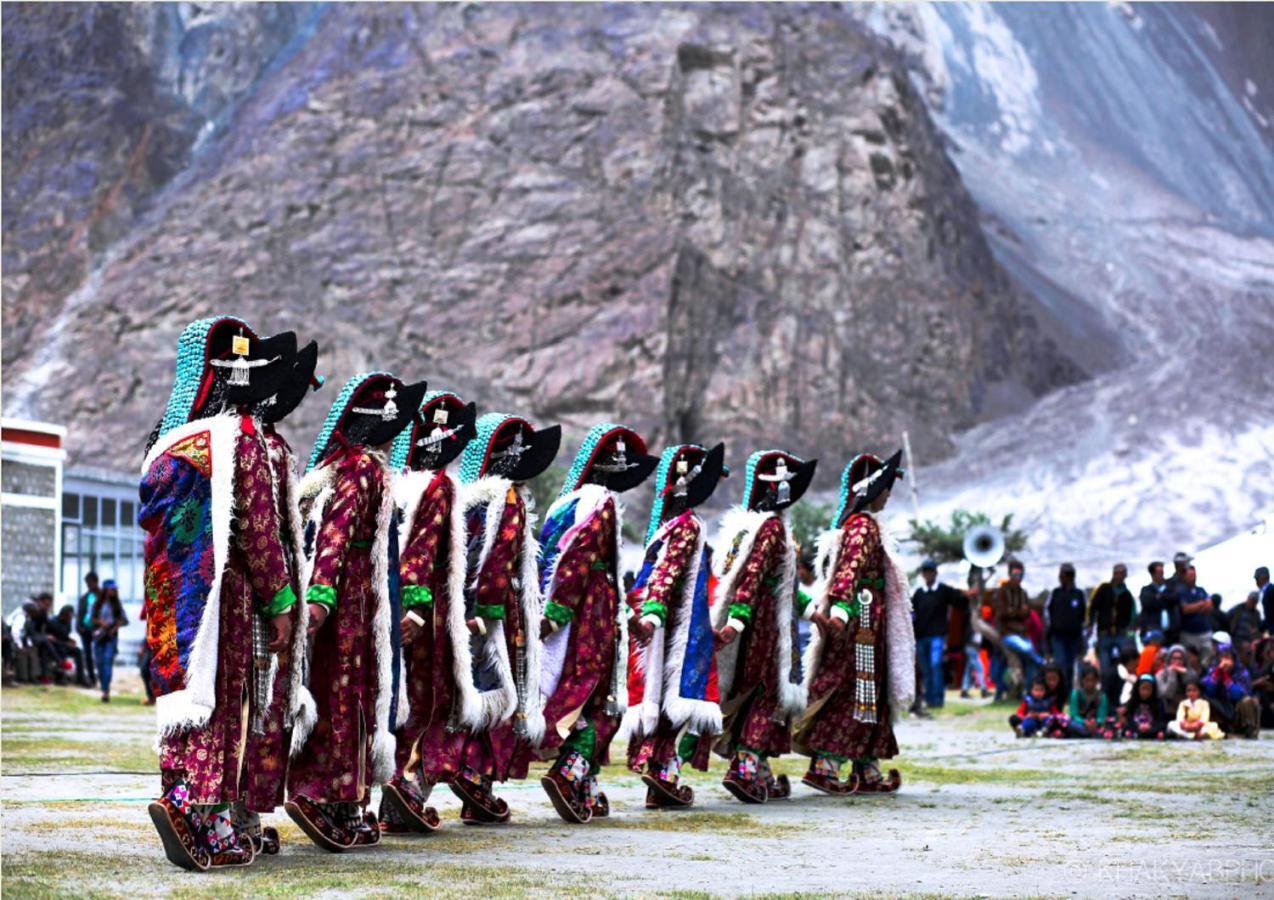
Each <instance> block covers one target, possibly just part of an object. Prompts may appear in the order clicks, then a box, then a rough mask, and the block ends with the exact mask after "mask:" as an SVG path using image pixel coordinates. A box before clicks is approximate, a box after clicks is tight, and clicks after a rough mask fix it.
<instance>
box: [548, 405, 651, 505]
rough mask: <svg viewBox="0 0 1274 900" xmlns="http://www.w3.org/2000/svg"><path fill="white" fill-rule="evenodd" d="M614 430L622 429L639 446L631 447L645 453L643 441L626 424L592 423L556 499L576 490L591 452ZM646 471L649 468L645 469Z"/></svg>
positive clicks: (590, 459) (591, 455)
mask: <svg viewBox="0 0 1274 900" xmlns="http://www.w3.org/2000/svg"><path fill="white" fill-rule="evenodd" d="M616 431H624V432H627V433H628V434H629V435H631V436H632V437H633V439H634V440H636V441H637V442H638V443H639V444H640V446H638V447H636V448H633V449H634V450H635V452H637V453H645V452H646V445H645V442H644V441H642V440H641V438H640V437H638V436H637V432H635V431H633V430H632V429H631V428H629V427H628V426H627V425H620V424H618V423H616V422H603V423H602V424H600V425H594V426H593V427H592V428H590V429H589V431H588V434H587V435H585V436H584V443H582V444H580V446H579V452H578V453H576V454H575V461H574V462H572V463H571V470H570V471H569V472H567V473H566V480H565V481H564V482H562V490H561V491H559V492H558V495H557V496H558V499H561V498H562V497H565V496H566V495H567V494H569V493H571V492H572V491H578V490H579V488H580V482H581V481H583V480H584V476H585V475H586V474H587V472H588V464H589V463H590V462H592V460H593V454H594V453H596V452H597V448H598V447H599V446H600V445H601V444H602V443H603V442H604V441H605V440H606V438H608V437H609V436H610V435H612V434H614V433H615V432H616ZM646 471H647V472H649V471H650V470H649V469H647V470H646Z"/></svg>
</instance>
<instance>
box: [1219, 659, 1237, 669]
mask: <svg viewBox="0 0 1274 900" xmlns="http://www.w3.org/2000/svg"><path fill="white" fill-rule="evenodd" d="M1217 665H1218V666H1220V667H1221V668H1222V669H1228V668H1230V667H1231V666H1233V665H1234V663H1233V662H1231V661H1230V660H1229V659H1222V660H1220V661H1218V662H1217Z"/></svg>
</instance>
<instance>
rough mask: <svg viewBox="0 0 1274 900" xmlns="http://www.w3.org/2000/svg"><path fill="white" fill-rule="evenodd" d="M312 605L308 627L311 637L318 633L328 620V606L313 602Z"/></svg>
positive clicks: (310, 605)
mask: <svg viewBox="0 0 1274 900" xmlns="http://www.w3.org/2000/svg"><path fill="white" fill-rule="evenodd" d="M309 607H310V627H309V628H307V629H306V631H307V633H308V635H309V636H310V637H314V635H316V634H318V630H319V629H320V628H322V627H323V623H324V622H326V621H327V607H326V606H324V605H323V604H322V603H311V604H309Z"/></svg>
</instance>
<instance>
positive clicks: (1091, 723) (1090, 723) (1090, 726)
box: [1084, 716, 1097, 731]
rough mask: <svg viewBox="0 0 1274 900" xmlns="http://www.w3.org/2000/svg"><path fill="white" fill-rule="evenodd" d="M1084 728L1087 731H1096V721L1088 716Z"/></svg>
mask: <svg viewBox="0 0 1274 900" xmlns="http://www.w3.org/2000/svg"><path fill="white" fill-rule="evenodd" d="M1084 727H1085V728H1087V729H1088V730H1089V731H1096V730H1097V720H1096V719H1094V718H1093V717H1092V716H1089V717H1088V718H1087V719H1085V720H1084Z"/></svg>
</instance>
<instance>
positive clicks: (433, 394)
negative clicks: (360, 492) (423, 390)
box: [389, 391, 464, 472]
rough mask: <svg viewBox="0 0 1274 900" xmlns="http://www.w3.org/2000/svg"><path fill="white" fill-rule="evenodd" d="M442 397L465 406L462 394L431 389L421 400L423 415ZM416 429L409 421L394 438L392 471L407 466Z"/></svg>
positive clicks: (390, 461)
mask: <svg viewBox="0 0 1274 900" xmlns="http://www.w3.org/2000/svg"><path fill="white" fill-rule="evenodd" d="M441 397H450V398H451V399H452V400H454V401H456V403H457V405H459V406H464V401H463V400H461V399H460V395H459V394H457V393H454V392H452V391H430V392H429V393H427V394H425V396H424V397H423V398H422V399H421V401H420V412H421V414H422V415H423V414H424V412H425V410H427V409H428V408H429V405H430V404H431V403H433V402H434V401H435V400H438V399H439V398H441ZM415 430H416V429H415V428H414V427H413V425H412V423H410V422H409V423H408V424H407V427H406V428H404V429H403V430H402V431H400V432H398V437H396V438H394V444H393V446H392V447H391V448H390V450H389V468H390V471H392V472H401V471H402V470H403V469H405V468H407V459H408V457H410V456H411V438H412V432H414V431H415Z"/></svg>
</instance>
